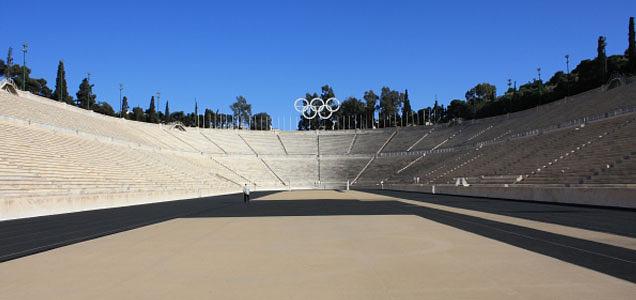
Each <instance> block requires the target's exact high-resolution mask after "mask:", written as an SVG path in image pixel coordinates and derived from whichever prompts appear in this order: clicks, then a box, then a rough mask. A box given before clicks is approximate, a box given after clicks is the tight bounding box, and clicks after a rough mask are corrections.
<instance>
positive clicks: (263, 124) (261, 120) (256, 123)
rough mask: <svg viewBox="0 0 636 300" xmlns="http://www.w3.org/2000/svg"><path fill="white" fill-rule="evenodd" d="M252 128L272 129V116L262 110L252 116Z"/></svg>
mask: <svg viewBox="0 0 636 300" xmlns="http://www.w3.org/2000/svg"><path fill="white" fill-rule="evenodd" d="M250 129H252V130H271V129H272V117H270V116H269V114H268V113H266V112H260V113H257V114H255V115H253V116H252V118H251V121H250Z"/></svg>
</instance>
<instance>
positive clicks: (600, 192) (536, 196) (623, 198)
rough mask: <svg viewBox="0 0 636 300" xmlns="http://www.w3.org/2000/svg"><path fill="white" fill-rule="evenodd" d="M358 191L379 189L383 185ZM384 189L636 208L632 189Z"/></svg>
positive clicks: (392, 186)
mask: <svg viewBox="0 0 636 300" xmlns="http://www.w3.org/2000/svg"><path fill="white" fill-rule="evenodd" d="M356 188H372V189H379V188H381V187H380V186H357V187H356ZM384 189H391V190H400V191H413V192H422V193H429V194H445V195H457V196H471V197H485V198H500V199H511V200H526V201H540V202H555V203H566V204H579V205H596V206H608V207H620V208H632V209H635V208H636V188H629V187H538V186H509V187H504V186H468V187H463V186H454V185H434V186H433V185H415V184H384Z"/></svg>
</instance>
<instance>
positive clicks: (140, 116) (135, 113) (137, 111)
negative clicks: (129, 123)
mask: <svg viewBox="0 0 636 300" xmlns="http://www.w3.org/2000/svg"><path fill="white" fill-rule="evenodd" d="M132 119H133V120H135V121H139V122H144V121H145V120H146V116H145V114H144V110H143V108H141V107H139V106H136V107H135V108H133V110H132Z"/></svg>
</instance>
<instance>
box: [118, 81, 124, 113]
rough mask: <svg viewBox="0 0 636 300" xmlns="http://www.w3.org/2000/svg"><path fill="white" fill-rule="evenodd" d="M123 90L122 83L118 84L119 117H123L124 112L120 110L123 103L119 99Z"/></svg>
mask: <svg viewBox="0 0 636 300" xmlns="http://www.w3.org/2000/svg"><path fill="white" fill-rule="evenodd" d="M123 90H124V85H123V84H121V83H120V84H119V117H120V118H123V117H124V112H123V111H122V106H123V105H124V104H123V102H122V99H121V92H122V91H123Z"/></svg>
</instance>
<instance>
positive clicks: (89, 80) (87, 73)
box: [86, 72, 93, 109]
mask: <svg viewBox="0 0 636 300" xmlns="http://www.w3.org/2000/svg"><path fill="white" fill-rule="evenodd" d="M86 82H88V99H86V109H90V108H91V97H92V96H93V89H92V88H91V72H86Z"/></svg>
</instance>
